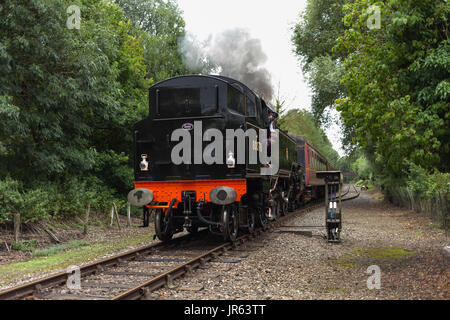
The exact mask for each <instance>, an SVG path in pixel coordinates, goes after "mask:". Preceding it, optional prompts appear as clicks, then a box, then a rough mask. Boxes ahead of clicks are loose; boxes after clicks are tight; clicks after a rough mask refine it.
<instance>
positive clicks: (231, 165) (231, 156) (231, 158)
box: [227, 151, 236, 169]
mask: <svg viewBox="0 0 450 320" xmlns="http://www.w3.org/2000/svg"><path fill="white" fill-rule="evenodd" d="M227 166H228V168H230V169H232V168H234V167H235V166H236V159H234V153H233V152H231V151H230V153H229V154H228V159H227Z"/></svg>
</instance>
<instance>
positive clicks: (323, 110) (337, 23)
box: [292, 0, 346, 126]
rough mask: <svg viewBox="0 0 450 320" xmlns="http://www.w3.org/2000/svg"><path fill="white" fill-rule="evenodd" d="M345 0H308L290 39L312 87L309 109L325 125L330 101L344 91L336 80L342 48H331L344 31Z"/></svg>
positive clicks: (343, 54) (331, 106)
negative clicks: (335, 49)
mask: <svg viewBox="0 0 450 320" xmlns="http://www.w3.org/2000/svg"><path fill="white" fill-rule="evenodd" d="M345 3H346V1H345V0H338V1H336V0H308V4H307V7H306V10H305V11H304V12H303V13H302V14H301V15H300V21H299V23H297V25H296V26H295V27H294V29H293V36H292V42H293V44H294V47H295V53H296V55H297V56H298V57H299V58H300V61H301V64H302V69H303V73H304V74H306V75H307V80H308V84H309V86H310V87H311V89H312V93H313V95H312V104H311V108H312V113H313V115H314V118H315V120H316V121H318V122H319V123H320V124H322V125H325V126H328V125H329V124H330V123H331V121H332V119H331V117H330V110H331V109H334V107H335V105H334V101H335V100H336V99H338V98H341V97H342V96H344V95H345V88H344V87H343V86H342V85H341V84H340V81H339V80H340V78H341V75H342V67H341V66H340V62H341V61H342V59H343V58H345V56H346V52H344V51H333V50H332V49H333V47H334V46H335V45H336V41H337V39H338V37H339V36H341V35H342V34H343V33H344V23H343V21H342V19H343V17H344V12H343V10H342V6H343V5H344V4H345Z"/></svg>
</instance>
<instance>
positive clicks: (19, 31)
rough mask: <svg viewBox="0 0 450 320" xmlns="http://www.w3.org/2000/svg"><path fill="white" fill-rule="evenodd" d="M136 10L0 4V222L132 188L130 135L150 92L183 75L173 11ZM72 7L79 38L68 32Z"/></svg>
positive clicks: (97, 1) (82, 1)
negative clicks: (18, 213) (156, 83)
mask: <svg viewBox="0 0 450 320" xmlns="http://www.w3.org/2000/svg"><path fill="white" fill-rule="evenodd" d="M140 3H141V5H142V7H139V10H138V11H134V12H131V11H130V10H128V8H132V7H133V6H134V5H135V4H136V1H132V0H123V1H122V0H121V1H116V2H106V1H103V0H70V1H69V0H25V1H18V0H11V1H6V2H1V3H0V74H1V76H0V122H1V123H2V125H1V126H0V179H1V180H2V183H0V202H1V203H0V221H1V220H5V219H6V220H8V219H10V217H11V216H10V214H11V213H14V211H17V210H22V211H27V212H28V213H29V217H31V216H33V214H32V212H34V216H33V217H34V218H36V216H42V215H43V214H44V212H46V213H45V214H50V215H53V214H60V213H61V214H62V213H64V212H68V211H70V210H74V209H76V208H79V207H80V206H81V203H83V201H84V200H83V199H85V200H86V201H90V202H91V203H92V204H93V205H94V206H95V205H96V204H101V203H105V201H106V199H111V197H114V196H115V195H119V194H123V192H127V191H128V190H129V189H130V188H132V182H133V176H132V170H131V169H130V167H131V160H130V159H129V155H130V154H131V148H132V144H131V141H132V130H130V128H131V127H132V126H133V124H134V123H135V122H136V121H138V120H140V119H142V118H143V117H144V116H145V115H146V114H147V112H148V94H147V90H148V87H149V86H150V85H151V84H152V83H154V81H157V80H160V79H163V78H166V77H170V76H174V75H178V74H180V73H183V72H184V70H185V69H184V67H183V65H182V61H181V57H180V55H179V53H178V47H177V37H178V36H179V35H180V34H182V33H183V32H184V21H183V19H182V17H181V14H180V11H179V9H178V7H177V6H176V4H175V3H174V2H173V1H159V0H155V1H140ZM72 5H75V6H78V8H79V9H80V13H81V17H80V28H79V29H77V28H72V29H69V28H68V27H67V20H68V19H69V17H70V13H69V12H68V11H67V9H68V8H69V6H72ZM138 14H139V15H138ZM7 192H9V194H10V197H9V199H10V202H8V203H6V202H4V201H6V200H5V197H4V196H3V195H4V194H6V193H7ZM71 195H72V196H71ZM2 199H3V200H2ZM36 199H41V200H42V201H41V202H40V204H41V206H40V205H39V204H37V203H35V204H34V205H33V202H34V201H36ZM45 199H47V200H45ZM86 201H84V203H86ZM50 202H51V203H52V205H51V207H50V208H51V209H50V208H48V207H46V205H49V203H50ZM33 206H34V207H36V208H41V209H42V208H43V207H45V208H46V209H47V210H41V211H39V212H37V211H36V212H35V211H33V210H34V209H33ZM20 208H22V209H20ZM24 208H27V209H26V210H25V209H24ZM36 210H37V209H36ZM30 212H31V213H30ZM34 218H33V219H34ZM24 221H25V222H26V221H27V215H25V216H24Z"/></svg>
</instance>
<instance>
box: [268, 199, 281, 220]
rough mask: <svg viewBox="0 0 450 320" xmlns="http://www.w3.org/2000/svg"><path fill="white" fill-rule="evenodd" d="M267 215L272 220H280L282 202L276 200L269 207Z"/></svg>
mask: <svg viewBox="0 0 450 320" xmlns="http://www.w3.org/2000/svg"><path fill="white" fill-rule="evenodd" d="M267 216H268V217H270V216H271V218H268V219H269V220H270V221H275V220H278V218H279V217H280V203H279V202H278V201H274V203H273V204H272V205H271V206H269V207H267Z"/></svg>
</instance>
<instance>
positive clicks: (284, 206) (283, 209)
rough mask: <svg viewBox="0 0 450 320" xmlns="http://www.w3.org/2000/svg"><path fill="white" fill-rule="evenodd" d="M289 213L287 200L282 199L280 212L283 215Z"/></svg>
mask: <svg viewBox="0 0 450 320" xmlns="http://www.w3.org/2000/svg"><path fill="white" fill-rule="evenodd" d="M287 213H288V204H287V203H286V201H284V199H282V200H281V204H280V214H281V215H282V216H285V215H286V214H287Z"/></svg>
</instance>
